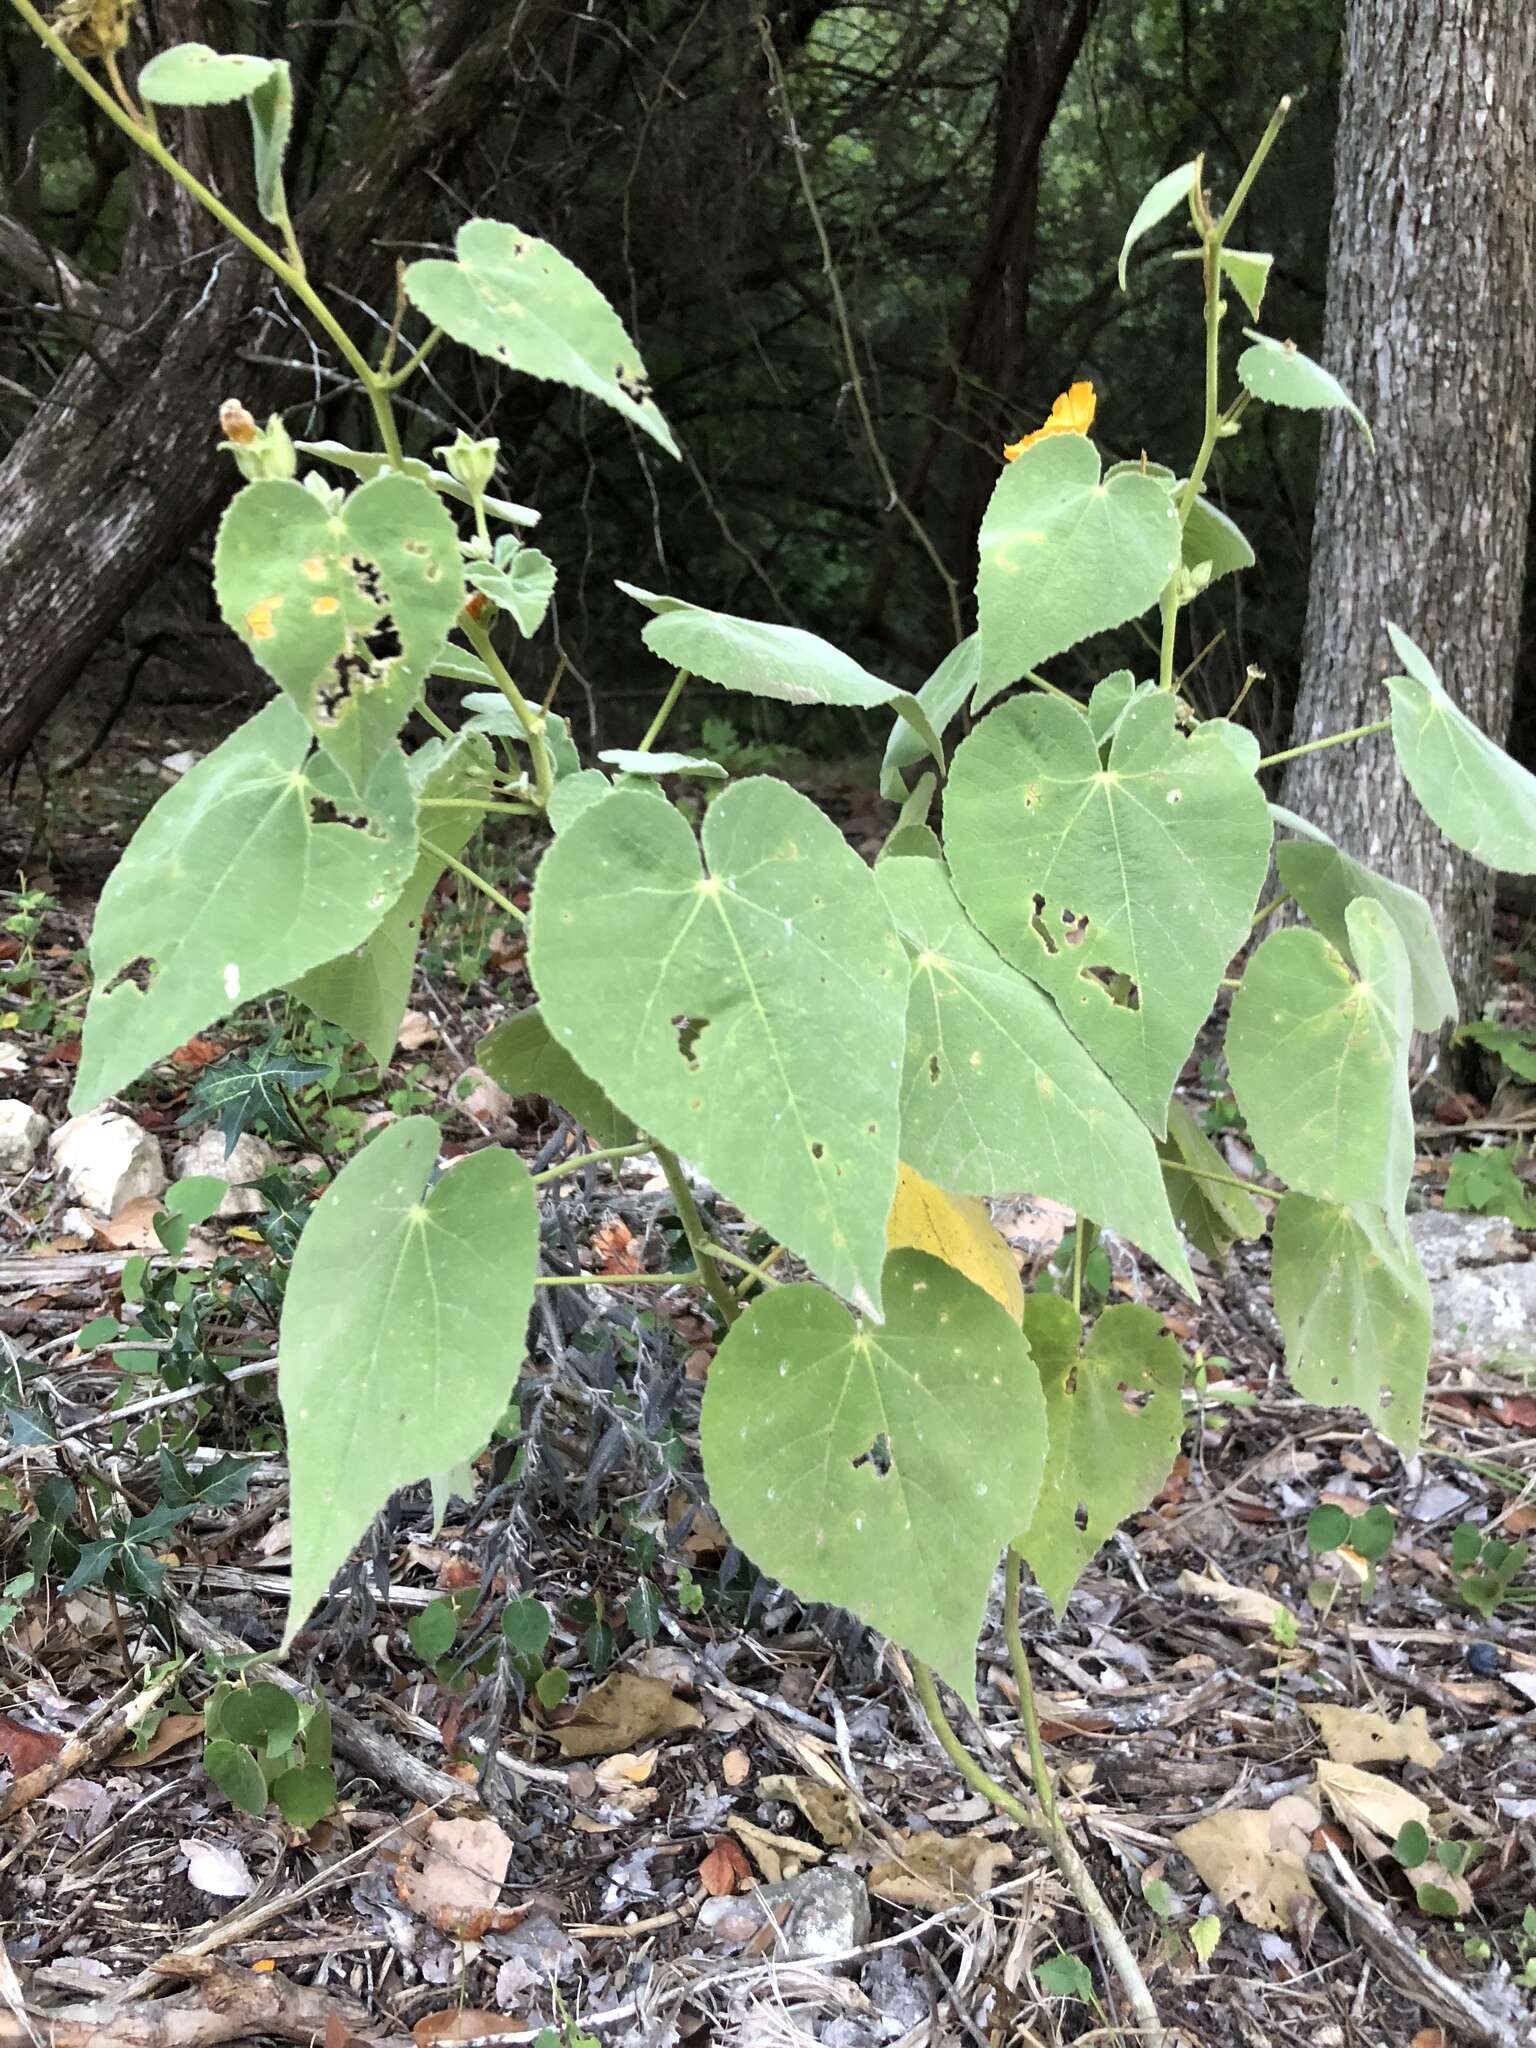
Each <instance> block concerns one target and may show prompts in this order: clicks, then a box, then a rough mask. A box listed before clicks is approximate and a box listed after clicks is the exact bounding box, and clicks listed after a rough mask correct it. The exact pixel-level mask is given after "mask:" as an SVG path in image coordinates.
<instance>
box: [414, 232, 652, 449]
mask: <svg viewBox="0 0 1536 2048" xmlns="http://www.w3.org/2000/svg"><path fill="white" fill-rule="evenodd" d="M454 246H455V249H456V251H457V259H456V260H455V261H452V262H450V261H448V260H447V259H446V258H443V257H437V256H429V257H425V258H423V259H422V261H420V262H418V263H413V264H411V266H410V267H409V269H408V270H407V271H406V273H405V291H406V296H407V297H408V298H409V300H410V302H411V304H412V305H413V306H415V307H416V308H417V309H418V310H419V311H420V312H422V313H424V314H425V315H426V317H427V318H428V319H429V320H430V321H431V322H432V324H433V326H434V327H441V328H442V330H443V332H444V333H445V334H448V335H451V336H452V338H453V339H454V340H455V341H459V342H462V343H463V344H464V346H465V347H466V348H472V349H474V350H475V351H476V352H477V353H478V354H480V355H483V356H490V357H491V358H492V359H493V360H494V361H496V362H499V363H505V364H506V366H507V368H508V369H511V370H522V371H524V372H525V373H526V374H527V375H528V376H530V377H548V378H550V379H551V380H552V381H553V382H555V383H557V384H569V385H571V386H573V387H574V389H576V390H577V391H585V392H588V393H590V395H591V396H592V397H593V398H600V399H601V400H602V401H603V403H604V404H605V405H611V406H612V407H613V409H614V410H615V412H618V413H621V414H622V415H623V416H624V418H625V419H627V420H632V421H633V422H634V424H635V425H636V426H637V427H642V428H643V429H644V430H645V432H646V433H647V434H649V435H650V436H651V438H652V440H653V441H659V442H660V444H661V446H662V447H663V448H665V449H666V451H667V453H668V454H669V455H676V453H677V443H676V442H675V441H674V440H673V439H672V432H671V429H670V428H669V427H668V425H667V423H666V421H665V420H664V419H663V418H662V416H661V413H660V411H659V410H658V408H657V405H656V401H655V399H654V398H652V396H651V383H650V378H649V377H648V376H647V375H646V372H645V365H644V364H643V363H642V362H641V360H640V357H639V354H638V352H637V351H636V348H635V345H634V343H633V342H632V341H631V340H630V338H629V336H628V335H627V334H626V333H625V331H624V324H623V322H622V321H621V320H620V318H619V316H618V314H617V313H615V312H614V310H613V308H612V306H610V305H609V303H608V301H607V300H606V299H605V298H604V297H603V295H602V293H601V292H600V291H599V290H598V288H597V286H596V285H595V284H593V282H592V280H591V279H590V278H589V277H587V276H586V275H585V273H584V272H583V271H581V270H578V269H577V267H576V265H575V264H574V263H572V262H571V261H570V260H569V259H568V258H567V257H564V256H562V255H561V254H560V252H559V250H558V249H553V248H551V247H550V245H549V243H548V242H541V241H540V240H539V238H538V237H537V236H536V235H525V234H523V233H522V232H521V231H520V230H519V229H517V228H514V227H509V226H508V225H507V223H506V222H505V221H499V220H469V221H466V222H465V223H464V225H463V226H462V227H461V228H460V229H459V232H458V238H457V240H456V242H455V245H454Z"/></svg>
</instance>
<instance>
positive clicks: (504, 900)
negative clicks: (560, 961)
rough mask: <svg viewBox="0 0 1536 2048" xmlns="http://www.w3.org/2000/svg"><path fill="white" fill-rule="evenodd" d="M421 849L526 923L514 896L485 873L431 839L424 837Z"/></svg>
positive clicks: (498, 907)
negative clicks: (447, 851) (486, 877)
mask: <svg viewBox="0 0 1536 2048" xmlns="http://www.w3.org/2000/svg"><path fill="white" fill-rule="evenodd" d="M421 850H422V852H423V853H430V854H431V856H432V858H433V859H434V860H440V861H441V862H442V864H443V866H444V867H445V868H452V870H453V872H454V873H455V874H456V875H461V876H462V877H463V879H464V880H465V881H466V882H469V883H470V884H472V886H473V887H474V888H476V889H478V890H479V891H480V894H481V895H482V896H488V897H489V898H490V900H491V902H492V903H494V904H495V905H496V908H497V909H498V910H504V911H505V912H506V913H507V915H508V917H515V918H516V919H517V921H518V923H519V924H526V923H527V922H528V920H527V918H526V917H525V916H524V914H523V912H522V911H520V910H519V909H518V907H517V905H516V904H515V903H514V902H513V901H512V898H511V897H510V896H503V894H502V893H501V891H500V890H499V889H498V888H497V887H496V884H495V883H494V882H488V881H487V880H486V879H485V877H484V875H477V874H476V873H475V871H474V869H473V868H471V867H466V866H465V865H464V863H463V861H461V860H455V859H454V857H453V855H452V854H451V853H445V852H444V851H443V849H442V847H440V846H434V845H433V843H432V841H431V840H430V839H427V838H423V839H422V842H421Z"/></svg>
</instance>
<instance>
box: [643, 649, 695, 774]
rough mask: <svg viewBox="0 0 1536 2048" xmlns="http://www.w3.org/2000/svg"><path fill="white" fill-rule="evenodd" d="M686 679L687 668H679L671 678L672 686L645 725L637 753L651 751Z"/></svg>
mask: <svg viewBox="0 0 1536 2048" xmlns="http://www.w3.org/2000/svg"><path fill="white" fill-rule="evenodd" d="M688 681H689V675H688V671H687V669H685V668H680V669H679V670H678V672H677V674H676V675H675V676H674V677H673V678H672V687H671V688H670V689H669V690H668V692H667V694H666V695H665V697H663V698H662V700H661V708H660V709H659V710H658V711H657V713H656V716H655V717H654V718H653V719H652V720H651V722H650V724H649V725H648V726H647V727H646V729H645V738H644V739H643V740H642V741H641V742H640V744H639V746H638V747H636V749H635V752H636V753H637V754H648V753H649V752H650V751H651V749H652V747H654V746H655V744H656V741H657V739H658V738H659V737H660V735H661V729H662V727H663V726H664V725H665V724H666V722H667V720H668V719H669V718H670V717H671V716H672V712H673V710H674V708H675V706H676V704H677V700H678V698H679V697H681V695H682V694H683V691H684V689H685V688H686V687H687V684H688Z"/></svg>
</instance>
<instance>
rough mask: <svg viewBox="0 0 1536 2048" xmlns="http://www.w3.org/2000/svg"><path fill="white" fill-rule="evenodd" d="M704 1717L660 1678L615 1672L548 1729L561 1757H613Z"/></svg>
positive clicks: (678, 1732) (679, 1731) (697, 1725)
mask: <svg viewBox="0 0 1536 2048" xmlns="http://www.w3.org/2000/svg"><path fill="white" fill-rule="evenodd" d="M703 1725H704V1716H703V1715H702V1714H701V1713H700V1712H699V1710H698V1708H697V1707H695V1706H691V1705H690V1704H689V1702H688V1701H687V1700H680V1699H679V1698H678V1697H677V1694H676V1693H675V1692H673V1690H672V1688H671V1686H670V1685H668V1684H667V1683H666V1682H665V1680H663V1679H660V1678H645V1677H642V1676H641V1675H640V1674H639V1673H637V1672H633V1671H615V1672H614V1673H613V1675H612V1676H611V1677H609V1678H605V1679H604V1680H603V1682H602V1684H601V1685H594V1686H593V1687H592V1689H591V1691H590V1692H587V1693H585V1694H583V1696H582V1698H581V1699H580V1700H579V1701H578V1702H577V1704H576V1705H575V1706H574V1707H572V1708H570V1709H569V1710H568V1711H567V1712H566V1713H565V1714H564V1715H563V1716H562V1717H561V1719H559V1720H558V1721H557V1722H555V1724H554V1725H553V1726H552V1727H551V1729H550V1733H551V1734H552V1735H553V1736H554V1738H555V1740H556V1742H558V1743H559V1745H560V1750H561V1754H562V1755H564V1756H613V1755H615V1754H616V1753H617V1752H619V1751H620V1750H635V1749H638V1748H640V1746H641V1745H642V1744H643V1743H646V1742H653V1741H655V1740H656V1739H657V1737H658V1736H663V1735H682V1734H686V1733H687V1732H688V1731H689V1730H690V1729H693V1728H702V1727H703Z"/></svg>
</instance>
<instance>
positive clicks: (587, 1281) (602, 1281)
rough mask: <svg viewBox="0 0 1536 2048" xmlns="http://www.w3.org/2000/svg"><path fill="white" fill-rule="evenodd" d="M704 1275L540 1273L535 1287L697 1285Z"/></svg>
mask: <svg viewBox="0 0 1536 2048" xmlns="http://www.w3.org/2000/svg"><path fill="white" fill-rule="evenodd" d="M703 1278H704V1275H703V1274H702V1273H699V1272H693V1273H540V1274H539V1275H538V1276H537V1277H536V1278H535V1280H534V1283H533V1284H534V1286H535V1287H697V1286H698V1284H699V1282H700V1281H701V1280H702V1279H703Z"/></svg>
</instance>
